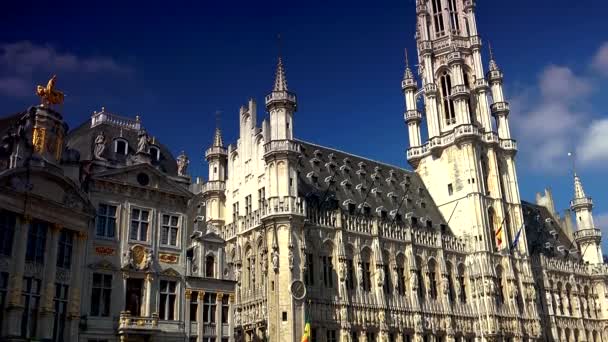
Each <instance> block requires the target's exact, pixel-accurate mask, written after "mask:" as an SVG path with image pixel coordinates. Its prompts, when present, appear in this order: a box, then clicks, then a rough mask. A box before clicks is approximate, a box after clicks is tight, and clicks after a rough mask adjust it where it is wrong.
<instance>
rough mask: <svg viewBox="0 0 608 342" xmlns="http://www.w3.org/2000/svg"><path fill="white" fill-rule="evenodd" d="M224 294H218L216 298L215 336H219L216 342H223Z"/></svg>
mask: <svg viewBox="0 0 608 342" xmlns="http://www.w3.org/2000/svg"><path fill="white" fill-rule="evenodd" d="M223 297H224V294H223V293H221V292H218V293H217V296H216V298H215V329H216V330H215V335H216V336H217V338H216V340H219V341H221V339H222V325H223V324H222V298H223Z"/></svg>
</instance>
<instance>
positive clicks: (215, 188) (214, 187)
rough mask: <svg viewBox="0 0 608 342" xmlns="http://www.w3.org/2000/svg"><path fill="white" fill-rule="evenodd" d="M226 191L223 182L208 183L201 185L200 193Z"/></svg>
mask: <svg viewBox="0 0 608 342" xmlns="http://www.w3.org/2000/svg"><path fill="white" fill-rule="evenodd" d="M225 190H226V182H223V181H208V182H207V183H205V184H203V189H202V192H203V193H206V192H224V191H225Z"/></svg>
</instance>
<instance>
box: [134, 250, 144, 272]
mask: <svg viewBox="0 0 608 342" xmlns="http://www.w3.org/2000/svg"><path fill="white" fill-rule="evenodd" d="M131 258H132V260H133V264H134V265H135V267H136V268H139V269H142V268H144V261H145V260H146V249H145V248H144V247H143V246H134V247H133V248H131Z"/></svg>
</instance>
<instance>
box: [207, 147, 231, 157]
mask: <svg viewBox="0 0 608 342" xmlns="http://www.w3.org/2000/svg"><path fill="white" fill-rule="evenodd" d="M216 155H228V152H227V150H226V149H225V148H224V147H221V146H211V147H209V148H208V149H207V150H206V151H205V158H208V157H209V156H216Z"/></svg>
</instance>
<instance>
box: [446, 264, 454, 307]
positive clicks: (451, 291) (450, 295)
mask: <svg viewBox="0 0 608 342" xmlns="http://www.w3.org/2000/svg"><path fill="white" fill-rule="evenodd" d="M446 268H447V271H448V299H449V300H450V303H453V302H454V299H455V297H456V295H455V291H454V282H453V281H452V277H453V276H454V269H453V267H452V264H451V263H450V262H447V263H446Z"/></svg>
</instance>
